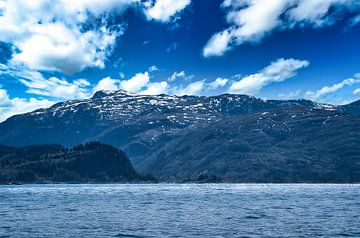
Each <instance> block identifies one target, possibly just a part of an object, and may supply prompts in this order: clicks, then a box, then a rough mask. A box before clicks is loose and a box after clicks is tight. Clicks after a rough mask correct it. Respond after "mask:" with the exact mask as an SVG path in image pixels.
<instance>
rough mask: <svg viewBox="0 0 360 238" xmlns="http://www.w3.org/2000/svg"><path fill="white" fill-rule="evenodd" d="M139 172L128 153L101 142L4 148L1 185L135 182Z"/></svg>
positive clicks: (0, 158) (140, 178) (0, 152)
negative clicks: (65, 145)
mask: <svg viewBox="0 0 360 238" xmlns="http://www.w3.org/2000/svg"><path fill="white" fill-rule="evenodd" d="M147 179H151V178H150V177H145V176H141V175H139V174H138V173H136V171H135V169H134V168H133V166H132V164H131V162H130V160H129V159H128V158H127V157H126V155H125V154H124V152H122V151H120V150H118V149H116V148H114V147H112V146H110V145H105V144H101V143H98V142H91V143H87V144H84V145H79V146H76V147H73V148H72V149H67V148H65V147H63V146H61V145H37V146H27V147H23V148H14V147H7V146H0V183H11V182H12V183H49V182H70V183H84V182H86V183H88V182H131V181H143V180H147Z"/></svg>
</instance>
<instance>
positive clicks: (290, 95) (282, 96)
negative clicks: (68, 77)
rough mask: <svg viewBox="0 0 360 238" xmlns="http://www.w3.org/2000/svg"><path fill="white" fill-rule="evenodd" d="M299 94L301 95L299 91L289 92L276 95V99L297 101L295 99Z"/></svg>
mask: <svg viewBox="0 0 360 238" xmlns="http://www.w3.org/2000/svg"><path fill="white" fill-rule="evenodd" d="M301 93H302V91H301V90H300V89H298V90H296V91H293V92H289V93H280V94H279V95H278V98H279V99H285V100H289V99H297V98H299V96H300V94H301Z"/></svg>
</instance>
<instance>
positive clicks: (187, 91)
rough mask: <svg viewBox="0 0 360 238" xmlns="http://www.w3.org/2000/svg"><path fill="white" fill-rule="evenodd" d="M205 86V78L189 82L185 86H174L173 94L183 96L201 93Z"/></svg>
mask: <svg viewBox="0 0 360 238" xmlns="http://www.w3.org/2000/svg"><path fill="white" fill-rule="evenodd" d="M204 88H205V82H204V80H200V81H195V82H192V83H189V84H188V85H186V86H185V87H180V88H174V89H173V94H175V95H179V96H183V95H199V94H200V93H201V91H203V89H204Z"/></svg>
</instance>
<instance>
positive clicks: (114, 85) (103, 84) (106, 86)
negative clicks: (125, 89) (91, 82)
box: [93, 77, 120, 93]
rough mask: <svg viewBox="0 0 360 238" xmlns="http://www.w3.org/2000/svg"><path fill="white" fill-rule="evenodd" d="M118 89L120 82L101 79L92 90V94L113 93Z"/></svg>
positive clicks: (108, 78)
mask: <svg viewBox="0 0 360 238" xmlns="http://www.w3.org/2000/svg"><path fill="white" fill-rule="evenodd" d="M119 89H120V80H118V79H112V78H110V77H106V78H103V79H101V80H100V81H99V82H98V83H97V84H96V86H95V87H94V89H93V93H95V92H97V91H115V90H119Z"/></svg>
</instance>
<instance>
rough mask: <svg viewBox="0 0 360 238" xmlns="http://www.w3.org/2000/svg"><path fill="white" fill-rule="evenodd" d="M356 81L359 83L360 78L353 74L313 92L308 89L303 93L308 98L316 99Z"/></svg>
mask: <svg viewBox="0 0 360 238" xmlns="http://www.w3.org/2000/svg"><path fill="white" fill-rule="evenodd" d="M358 83H360V78H359V77H357V75H354V77H353V78H348V79H345V80H343V81H341V82H340V83H336V84H333V85H331V86H324V87H323V88H321V89H319V90H317V91H315V92H313V91H308V92H306V93H305V98H307V99H310V100H318V99H321V98H322V97H324V96H326V95H328V94H331V93H335V92H337V91H338V90H340V89H342V88H344V87H345V86H351V85H354V84H358ZM355 91H356V90H355Z"/></svg>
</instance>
